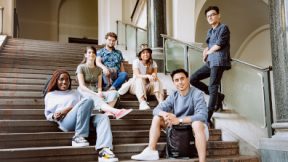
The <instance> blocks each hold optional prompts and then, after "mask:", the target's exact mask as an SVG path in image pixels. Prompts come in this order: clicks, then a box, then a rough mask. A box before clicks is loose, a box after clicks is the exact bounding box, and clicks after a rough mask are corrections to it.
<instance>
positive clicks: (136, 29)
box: [135, 28, 138, 56]
mask: <svg viewBox="0 0 288 162" xmlns="http://www.w3.org/2000/svg"><path fill="white" fill-rule="evenodd" d="M135 31H136V33H135V37H136V38H135V39H136V45H135V46H136V48H135V53H136V56H137V48H138V35H137V33H138V28H135Z"/></svg>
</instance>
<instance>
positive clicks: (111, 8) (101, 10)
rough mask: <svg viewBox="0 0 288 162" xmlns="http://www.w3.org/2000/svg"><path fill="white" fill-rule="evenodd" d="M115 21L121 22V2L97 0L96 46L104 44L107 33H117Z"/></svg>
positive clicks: (117, 0)
mask: <svg viewBox="0 0 288 162" xmlns="http://www.w3.org/2000/svg"><path fill="white" fill-rule="evenodd" d="M117 20H122V0H116V1H115V0H98V44H104V43H105V41H106V40H105V35H106V33H107V32H114V33H116V32H117V31H116V29H117V27H116V21H117Z"/></svg>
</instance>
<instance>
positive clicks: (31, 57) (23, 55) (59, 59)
mask: <svg viewBox="0 0 288 162" xmlns="http://www.w3.org/2000/svg"><path fill="white" fill-rule="evenodd" d="M0 54H1V58H6V59H15V58H17V59H22V60H34V61H36V60H37V61H39V62H43V61H44V60H49V61H51V62H58V63H60V62H61V63H67V64H70V63H78V64H79V63H80V62H81V61H82V57H83V56H82V55H81V56H82V57H81V58H80V57H79V58H77V57H75V58H71V57H70V56H63V55H62V53H59V54H55V55H45V54H44V55H43V56H39V55H38V56H37V55H32V54H26V53H21V54H15V53H11V52H9V53H6V52H5V53H4V52H3V51H2V52H1V53H0ZM59 55H60V56H59ZM78 55H79V54H78Z"/></svg>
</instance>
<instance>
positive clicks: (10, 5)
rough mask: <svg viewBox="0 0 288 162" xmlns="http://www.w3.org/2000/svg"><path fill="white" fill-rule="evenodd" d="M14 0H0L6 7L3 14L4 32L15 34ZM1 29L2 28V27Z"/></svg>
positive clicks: (0, 4)
mask: <svg viewBox="0 0 288 162" xmlns="http://www.w3.org/2000/svg"><path fill="white" fill-rule="evenodd" d="M14 5H15V4H14V1H13V0H0V6H1V7H3V8H4V12H3V13H4V14H3V34H6V35H9V36H12V35H13V17H14ZM0 30H1V28H0Z"/></svg>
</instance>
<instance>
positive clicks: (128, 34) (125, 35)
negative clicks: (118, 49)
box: [116, 21, 147, 53]
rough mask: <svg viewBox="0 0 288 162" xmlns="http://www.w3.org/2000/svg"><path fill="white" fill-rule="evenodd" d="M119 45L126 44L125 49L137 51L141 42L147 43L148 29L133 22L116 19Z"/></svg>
mask: <svg viewBox="0 0 288 162" xmlns="http://www.w3.org/2000/svg"><path fill="white" fill-rule="evenodd" d="M116 23H117V35H118V41H117V44H118V45H123V46H125V50H134V51H135V52H136V53H137V50H138V47H139V46H140V44H143V43H147V30H146V29H144V28H141V27H138V26H135V25H133V24H129V23H125V22H122V21H116Z"/></svg>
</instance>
